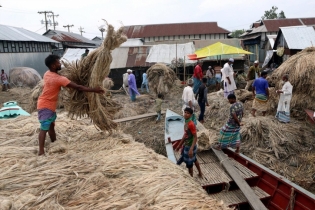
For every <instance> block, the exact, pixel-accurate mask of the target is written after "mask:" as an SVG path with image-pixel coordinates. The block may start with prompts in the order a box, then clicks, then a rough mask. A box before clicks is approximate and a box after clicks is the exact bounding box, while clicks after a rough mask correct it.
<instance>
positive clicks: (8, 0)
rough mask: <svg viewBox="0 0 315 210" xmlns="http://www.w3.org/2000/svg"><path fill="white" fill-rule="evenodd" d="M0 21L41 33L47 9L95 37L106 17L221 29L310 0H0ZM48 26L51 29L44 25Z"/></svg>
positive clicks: (314, 10) (294, 12) (300, 11)
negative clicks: (214, 24)
mask: <svg viewBox="0 0 315 210" xmlns="http://www.w3.org/2000/svg"><path fill="white" fill-rule="evenodd" d="M0 5H1V6H2V7H0V24H3V25H10V26H15V27H23V28H25V29H28V30H30V31H33V32H37V33H39V34H43V33H44V32H45V26H44V25H42V24H41V20H44V15H43V14H38V11H45V10H46V11H53V12H54V13H55V14H56V15H57V14H59V17H58V18H56V21H57V22H58V23H59V26H57V28H56V29H57V30H67V29H66V28H63V26H64V25H68V24H69V25H72V24H73V25H74V27H72V28H71V29H70V30H71V32H74V33H79V30H78V28H79V27H80V26H81V27H83V28H84V31H85V32H86V33H83V36H85V37H87V38H90V39H91V38H93V37H95V36H101V32H100V31H99V30H98V26H100V25H102V24H103V21H101V19H106V20H107V21H108V22H109V23H111V24H113V25H114V26H115V27H119V26H121V25H122V24H123V25H141V24H159V23H181V22H206V21H215V22H218V25H219V26H220V27H222V28H225V29H227V30H230V31H232V30H236V29H247V28H248V27H249V25H250V24H251V23H252V22H254V21H257V20H259V19H260V18H261V16H263V14H264V11H265V10H269V9H271V7H272V6H277V7H278V8H279V9H278V12H280V11H281V10H283V11H284V13H285V15H286V17H287V18H298V17H315V1H314V0H276V1H275V0H84V1H82V0H76V1H74V0H51V1H48V0H0ZM49 28H51V29H52V28H53V27H52V26H49Z"/></svg>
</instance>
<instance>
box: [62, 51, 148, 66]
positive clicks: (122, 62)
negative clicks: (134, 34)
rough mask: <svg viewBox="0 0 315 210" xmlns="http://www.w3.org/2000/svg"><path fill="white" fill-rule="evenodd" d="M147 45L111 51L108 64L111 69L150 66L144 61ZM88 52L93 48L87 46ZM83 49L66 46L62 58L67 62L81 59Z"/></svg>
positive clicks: (146, 54)
mask: <svg viewBox="0 0 315 210" xmlns="http://www.w3.org/2000/svg"><path fill="white" fill-rule="evenodd" d="M149 49H150V47H149V46H142V47H120V48H116V49H114V50H113V51H112V57H113V60H112V63H111V64H110V68H111V69H117V68H126V67H129V68H132V67H141V66H150V64H149V63H146V59H147V56H148V54H149ZM89 50H90V53H91V52H92V51H93V50H95V49H93V48H89ZM84 51H85V49H78V48H77V49H70V48H68V49H67V50H66V52H65V53H64V55H63V57H62V60H67V61H69V62H72V61H76V60H79V59H81V55H82V54H83V53H84Z"/></svg>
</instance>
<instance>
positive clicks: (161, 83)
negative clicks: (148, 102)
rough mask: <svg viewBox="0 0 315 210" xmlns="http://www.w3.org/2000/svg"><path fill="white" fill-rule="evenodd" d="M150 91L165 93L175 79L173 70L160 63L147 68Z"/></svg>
mask: <svg viewBox="0 0 315 210" xmlns="http://www.w3.org/2000/svg"><path fill="white" fill-rule="evenodd" d="M147 75H148V82H149V87H150V91H151V90H152V91H153V92H154V93H155V94H162V95H166V94H167V93H168V92H169V91H170V90H171V89H172V87H173V85H174V83H175V81H176V74H175V72H174V71H173V70H172V69H171V68H169V67H167V66H166V65H164V64H162V63H157V64H155V65H153V66H151V67H150V68H149V69H148V70H147Z"/></svg>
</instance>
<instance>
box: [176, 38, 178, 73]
mask: <svg viewBox="0 0 315 210" xmlns="http://www.w3.org/2000/svg"><path fill="white" fill-rule="evenodd" d="M176 77H178V71H177V42H176Z"/></svg>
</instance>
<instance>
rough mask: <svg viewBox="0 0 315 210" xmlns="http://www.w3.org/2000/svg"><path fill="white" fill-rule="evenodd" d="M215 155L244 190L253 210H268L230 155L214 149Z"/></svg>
mask: <svg viewBox="0 0 315 210" xmlns="http://www.w3.org/2000/svg"><path fill="white" fill-rule="evenodd" d="M212 151H213V152H214V153H215V155H216V156H217V157H218V159H219V160H220V162H221V163H222V165H223V167H224V168H225V170H226V171H227V172H228V173H229V175H230V176H231V177H232V179H233V180H234V181H235V183H236V184H237V186H238V187H239V188H240V190H241V191H242V192H243V194H244V196H245V198H246V200H247V201H248V203H249V204H250V206H251V207H252V208H253V210H267V208H266V207H265V205H264V204H263V203H262V202H261V200H260V199H259V197H258V196H257V195H256V194H255V193H254V191H253V190H252V188H251V187H250V186H249V185H248V184H247V182H246V181H245V180H244V178H243V177H242V175H241V174H240V173H239V172H238V170H237V169H236V167H234V166H233V164H232V162H231V161H230V160H229V158H228V156H227V155H225V154H224V153H223V152H222V151H221V150H216V149H212Z"/></svg>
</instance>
